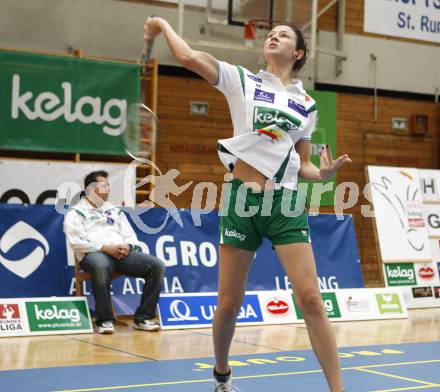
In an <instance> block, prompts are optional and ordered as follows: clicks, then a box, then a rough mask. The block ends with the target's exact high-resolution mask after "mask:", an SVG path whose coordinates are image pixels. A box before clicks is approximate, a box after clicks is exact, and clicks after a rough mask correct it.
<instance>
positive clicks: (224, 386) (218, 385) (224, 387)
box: [214, 373, 240, 392]
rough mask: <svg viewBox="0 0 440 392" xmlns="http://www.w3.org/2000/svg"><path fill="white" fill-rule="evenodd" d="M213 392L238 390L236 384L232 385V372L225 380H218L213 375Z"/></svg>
mask: <svg viewBox="0 0 440 392" xmlns="http://www.w3.org/2000/svg"><path fill="white" fill-rule="evenodd" d="M214 392H240V390H239V389H238V388H237V387H236V386H234V385H232V373H231V374H230V375H229V377H228V378H227V380H226V381H218V380H217V378H215V377H214Z"/></svg>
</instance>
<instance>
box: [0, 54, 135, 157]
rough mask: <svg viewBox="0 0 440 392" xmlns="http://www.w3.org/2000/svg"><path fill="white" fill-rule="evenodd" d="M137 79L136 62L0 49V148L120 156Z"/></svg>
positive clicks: (133, 100) (123, 153)
mask: <svg viewBox="0 0 440 392" xmlns="http://www.w3.org/2000/svg"><path fill="white" fill-rule="evenodd" d="M139 76H140V71H139V66H138V65H137V64H127V63H121V62H113V61H96V60H88V59H80V58H73V57H67V56H66V57H61V56H49V55H43V54H33V53H23V52H11V51H0V91H1V92H2V94H1V95H0V108H1V109H0V124H2V126H1V130H0V140H1V142H0V148H1V149H9V150H29V151H50V152H73V153H77V152H78V153H91V154H106V155H108V154H110V155H125V152H124V149H123V147H122V142H121V140H120V137H119V135H120V134H121V130H122V128H123V125H124V122H125V112H126V108H127V105H129V104H130V103H133V102H139V99H140V98H139V97H140V82H139Z"/></svg>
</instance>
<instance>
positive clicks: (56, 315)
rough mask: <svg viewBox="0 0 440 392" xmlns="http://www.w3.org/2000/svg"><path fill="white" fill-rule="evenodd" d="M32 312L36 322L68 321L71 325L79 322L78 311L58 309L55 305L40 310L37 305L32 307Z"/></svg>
mask: <svg viewBox="0 0 440 392" xmlns="http://www.w3.org/2000/svg"><path fill="white" fill-rule="evenodd" d="M34 312H35V317H36V318H37V320H70V321H71V322H73V323H77V322H78V321H79V320H81V317H80V313H79V310H78V309H58V308H57V307H56V305H52V306H51V308H49V309H40V308H39V307H38V305H34Z"/></svg>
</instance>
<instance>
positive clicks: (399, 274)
mask: <svg viewBox="0 0 440 392" xmlns="http://www.w3.org/2000/svg"><path fill="white" fill-rule="evenodd" d="M387 274H388V276H389V277H390V278H408V279H411V280H412V279H414V271H413V270H412V269H410V268H401V267H400V265H399V266H397V267H391V266H389V265H387Z"/></svg>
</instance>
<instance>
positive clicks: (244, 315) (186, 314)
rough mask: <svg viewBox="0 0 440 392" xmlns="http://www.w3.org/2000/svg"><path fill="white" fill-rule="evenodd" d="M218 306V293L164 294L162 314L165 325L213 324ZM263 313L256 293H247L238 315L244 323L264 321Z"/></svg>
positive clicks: (238, 318) (161, 304)
mask: <svg viewBox="0 0 440 392" xmlns="http://www.w3.org/2000/svg"><path fill="white" fill-rule="evenodd" d="M216 307H217V296H216V295H194V296H177V297H176V296H172V297H167V296H164V297H162V298H161V299H160V316H161V321H162V325H163V326H164V327H169V326H170V327H171V326H172V327H176V328H184V327H185V326H188V325H191V326H194V325H200V326H204V325H211V324H212V322H213V320H214V313H215V308H216ZM262 321H263V314H262V312H261V308H260V303H259V301H258V296H257V295H256V294H246V295H245V296H244V299H243V304H242V305H241V309H240V312H239V314H238V316H237V322H238V323H242V324H247V323H255V322H262Z"/></svg>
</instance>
